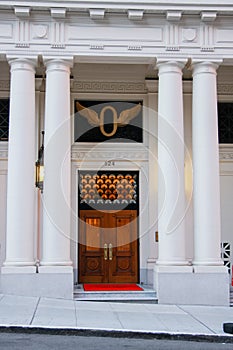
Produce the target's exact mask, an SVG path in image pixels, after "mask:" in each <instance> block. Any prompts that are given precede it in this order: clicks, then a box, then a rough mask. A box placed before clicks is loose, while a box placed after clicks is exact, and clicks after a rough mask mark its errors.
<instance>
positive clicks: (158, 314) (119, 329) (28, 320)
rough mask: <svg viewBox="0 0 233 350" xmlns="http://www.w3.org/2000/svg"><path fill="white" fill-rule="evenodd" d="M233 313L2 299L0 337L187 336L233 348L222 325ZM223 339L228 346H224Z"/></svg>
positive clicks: (201, 308) (225, 309)
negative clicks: (14, 334)
mask: <svg viewBox="0 0 233 350" xmlns="http://www.w3.org/2000/svg"><path fill="white" fill-rule="evenodd" d="M225 322H233V308H230V307H216V306H189V305H186V306H184V305H182V306H180V305H160V304H133V303H119V302H117V303H116V302H87V301H74V300H64V299H51V298H37V297H25V296H14V295H0V329H1V331H4V330H5V331H7V329H8V330H9V329H10V330H14V329H15V330H17V331H19V330H20V328H21V327H23V330H24V331H29V330H31V331H33V330H38V332H53V331H56V332H58V331H59V330H60V331H63V332H65V331H66V332H71V333H72V334H75V332H85V331H89V332H92V333H93V332H94V333H96V332H97V333H98V332H102V333H101V334H103V332H105V334H108V332H111V334H114V336H118V335H119V336H124V335H125V336H134V335H141V336H146V335H150V336H154V337H156V336H159V337H163V336H164V337H165V336H170V337H171V336H172V338H174V336H179V337H180V336H181V335H182V336H184V338H185V339H189V338H188V337H191V339H193V337H199V338H201V339H202V338H203V339H207V340H210V341H215V340H216V341H225V340H226V341H227V342H233V336H232V335H230V334H226V333H224V332H223V328H222V325H223V323H225ZM224 339H225V340H224Z"/></svg>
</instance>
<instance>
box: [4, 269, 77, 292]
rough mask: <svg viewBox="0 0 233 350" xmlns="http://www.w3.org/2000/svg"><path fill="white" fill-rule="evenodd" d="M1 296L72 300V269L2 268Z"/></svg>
mask: <svg viewBox="0 0 233 350" xmlns="http://www.w3.org/2000/svg"><path fill="white" fill-rule="evenodd" d="M0 278H1V280H0V281H1V283H0V292H1V293H2V294H11V295H25V296H34V297H50V298H63V299H73V288H74V282H73V268H72V267H69V266H64V267H63V266H59V267H48V266H46V267H39V269H38V272H36V267H33V270H32V267H31V270H29V268H28V267H25V268H23V267H20V268H19V267H14V268H13V267H3V268H2V273H1V275H0Z"/></svg>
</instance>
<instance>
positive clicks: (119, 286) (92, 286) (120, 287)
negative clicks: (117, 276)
mask: <svg viewBox="0 0 233 350" xmlns="http://www.w3.org/2000/svg"><path fill="white" fill-rule="evenodd" d="M83 288H84V290H85V291H86V292H99V291H102V292H106V291H109V292H111V291H122V292H123V291H126V292H127V291H138V290H143V289H142V288H141V287H139V286H138V285H137V284H134V283H84V285H83Z"/></svg>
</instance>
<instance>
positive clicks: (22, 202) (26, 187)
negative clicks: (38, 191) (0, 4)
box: [3, 59, 35, 272]
mask: <svg viewBox="0 0 233 350" xmlns="http://www.w3.org/2000/svg"><path fill="white" fill-rule="evenodd" d="M9 63H10V65H11V91H10V128H9V149H8V186H7V232H6V261H5V263H4V266H7V267H8V266H32V265H34V234H35V232H34V231H35V210H34V209H35V206H34V205H35V68H34V64H35V61H32V60H29V59H12V60H10V61H9ZM3 269H4V268H3ZM5 270H6V269H5ZM31 270H32V268H31ZM31 270H30V271H31ZM14 271H15V272H17V270H16V269H15V270H14Z"/></svg>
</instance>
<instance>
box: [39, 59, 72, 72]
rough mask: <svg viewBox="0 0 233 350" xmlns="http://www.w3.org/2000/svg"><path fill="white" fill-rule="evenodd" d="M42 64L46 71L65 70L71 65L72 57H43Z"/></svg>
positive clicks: (68, 70) (68, 69)
mask: <svg viewBox="0 0 233 350" xmlns="http://www.w3.org/2000/svg"><path fill="white" fill-rule="evenodd" d="M44 64H45V66H46V70H47V72H48V71H67V72H70V68H71V67H72V66H73V57H64V58H51V57H44Z"/></svg>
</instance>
